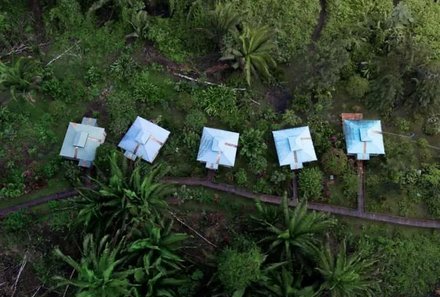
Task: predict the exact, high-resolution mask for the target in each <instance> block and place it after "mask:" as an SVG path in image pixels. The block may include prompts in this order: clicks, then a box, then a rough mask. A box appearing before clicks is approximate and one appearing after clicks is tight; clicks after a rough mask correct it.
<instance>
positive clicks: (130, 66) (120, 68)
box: [110, 52, 138, 81]
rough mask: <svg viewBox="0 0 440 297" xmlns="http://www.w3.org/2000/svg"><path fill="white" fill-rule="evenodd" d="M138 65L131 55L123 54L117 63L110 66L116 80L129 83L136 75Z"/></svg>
mask: <svg viewBox="0 0 440 297" xmlns="http://www.w3.org/2000/svg"><path fill="white" fill-rule="evenodd" d="M137 68H138V64H137V63H136V61H135V60H134V59H133V58H132V57H131V56H130V54H129V53H126V52H124V53H122V54H121V55H120V56H119V57H118V58H117V59H116V61H114V62H113V63H112V64H111V65H110V73H111V74H112V76H113V77H115V78H116V79H119V80H122V81H127V80H131V79H132V77H133V76H134V75H135V72H136V69H137Z"/></svg>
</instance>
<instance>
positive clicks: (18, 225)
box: [2, 211, 32, 232]
mask: <svg viewBox="0 0 440 297" xmlns="http://www.w3.org/2000/svg"><path fill="white" fill-rule="evenodd" d="M31 221H32V220H31V217H30V215H29V214H27V213H24V212H22V211H17V212H14V213H11V214H10V215H8V216H7V217H6V218H5V219H4V221H3V222H2V225H3V226H4V227H5V229H6V230H7V231H9V232H19V231H22V230H23V229H25V228H27V227H28V226H29V224H30V223H31Z"/></svg>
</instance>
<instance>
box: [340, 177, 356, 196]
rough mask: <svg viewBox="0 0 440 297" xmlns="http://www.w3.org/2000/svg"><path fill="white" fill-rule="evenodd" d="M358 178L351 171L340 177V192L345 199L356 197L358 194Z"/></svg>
mask: <svg viewBox="0 0 440 297" xmlns="http://www.w3.org/2000/svg"><path fill="white" fill-rule="evenodd" d="M358 182H359V179H358V176H357V174H356V173H354V172H353V171H351V170H350V171H347V172H345V173H344V175H342V190H343V191H344V195H345V196H346V198H347V199H348V198H353V197H356V195H357V192H358Z"/></svg>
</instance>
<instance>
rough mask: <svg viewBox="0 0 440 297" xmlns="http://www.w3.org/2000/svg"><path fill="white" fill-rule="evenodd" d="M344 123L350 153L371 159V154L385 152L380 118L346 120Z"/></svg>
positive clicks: (360, 158)
mask: <svg viewBox="0 0 440 297" xmlns="http://www.w3.org/2000/svg"><path fill="white" fill-rule="evenodd" d="M343 124H344V126H343V127H344V135H345V143H346V146H347V154H348V155H354V156H356V157H357V158H358V159H359V160H369V158H370V155H383V154H385V147H384V143H383V135H382V126H381V122H380V121H379V120H344V122H343Z"/></svg>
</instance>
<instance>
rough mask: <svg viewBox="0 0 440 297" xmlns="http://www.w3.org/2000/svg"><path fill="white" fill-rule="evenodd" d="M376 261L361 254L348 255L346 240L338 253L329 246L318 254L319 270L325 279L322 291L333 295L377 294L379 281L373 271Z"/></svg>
mask: <svg viewBox="0 0 440 297" xmlns="http://www.w3.org/2000/svg"><path fill="white" fill-rule="evenodd" d="M374 263H375V261H372V260H366V259H364V258H363V257H362V256H361V255H360V254H353V255H350V256H348V255H347V249H346V245H345V242H344V243H343V244H342V248H341V249H340V250H339V252H338V254H336V255H334V254H333V253H332V252H331V250H330V247H329V246H327V247H326V248H324V249H322V250H321V251H320V253H319V256H318V268H317V270H318V271H319V272H320V273H321V275H322V277H323V279H324V282H323V283H322V285H321V288H320V292H321V293H324V296H331V297H357V296H367V297H369V296H375V294H374V291H375V288H376V284H377V282H375V281H373V278H372V276H373V275H374V274H373V273H371V272H372V271H371V270H372V266H373V265H374Z"/></svg>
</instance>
